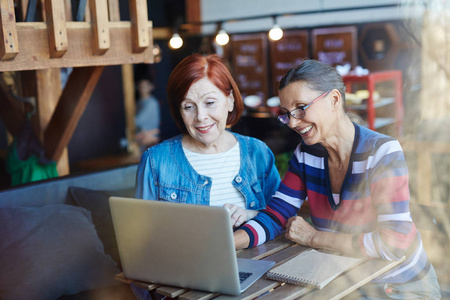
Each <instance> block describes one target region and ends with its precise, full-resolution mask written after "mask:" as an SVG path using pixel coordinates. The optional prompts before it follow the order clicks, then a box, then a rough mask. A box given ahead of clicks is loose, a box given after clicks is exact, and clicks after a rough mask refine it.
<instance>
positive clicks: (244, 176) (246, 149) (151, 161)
mask: <svg viewBox="0 0 450 300" xmlns="http://www.w3.org/2000/svg"><path fill="white" fill-rule="evenodd" d="M232 134H233V135H234V136H235V137H236V139H237V140H238V141H239V145H240V155H241V166H240V169H239V172H238V174H237V175H236V177H235V178H234V180H233V183H232V184H233V186H235V187H236V188H237V189H238V190H239V191H240V192H241V193H242V195H243V196H244V199H245V203H246V208H247V209H253V210H261V209H264V208H265V207H266V204H267V203H268V202H269V201H270V199H271V197H272V195H274V194H275V192H276V190H277V189H278V185H279V184H280V175H279V174H278V171H277V169H276V167H275V157H274V155H273V153H272V151H271V150H270V149H269V147H267V145H266V144H264V143H263V142H262V141H260V140H258V139H255V138H252V137H247V136H242V135H239V134H237V133H232ZM182 138H183V136H182V135H178V136H176V137H173V138H171V139H169V140H166V141H164V142H162V143H160V144H158V145H155V146H153V147H151V148H149V149H147V151H145V152H144V153H143V154H142V157H141V161H140V163H139V166H138V170H137V176H136V198H140V199H148V200H162V201H171V202H180V203H190V204H201V205H209V197H210V190H211V184H212V180H211V178H210V177H208V176H203V175H200V174H198V173H197V172H196V171H195V170H194V168H193V167H192V166H191V164H190V163H189V161H188V160H187V158H186V155H185V154H184V151H183V148H182V144H181V141H182Z"/></svg>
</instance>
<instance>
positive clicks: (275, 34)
mask: <svg viewBox="0 0 450 300" xmlns="http://www.w3.org/2000/svg"><path fill="white" fill-rule="evenodd" d="M282 37H283V30H282V29H281V28H280V26H279V25H278V23H277V19H276V17H273V26H272V29H270V31H269V38H270V39H271V40H272V41H278V40H280V39H281V38H282Z"/></svg>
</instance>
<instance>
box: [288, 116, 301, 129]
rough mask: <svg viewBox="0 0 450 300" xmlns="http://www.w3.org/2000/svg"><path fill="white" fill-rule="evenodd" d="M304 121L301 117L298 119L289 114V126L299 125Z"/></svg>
mask: <svg viewBox="0 0 450 300" xmlns="http://www.w3.org/2000/svg"><path fill="white" fill-rule="evenodd" d="M301 122H302V120H301V119H296V118H294V117H293V116H289V122H288V124H287V125H288V126H289V127H290V128H295V126H296V125H297V124H300V123H301Z"/></svg>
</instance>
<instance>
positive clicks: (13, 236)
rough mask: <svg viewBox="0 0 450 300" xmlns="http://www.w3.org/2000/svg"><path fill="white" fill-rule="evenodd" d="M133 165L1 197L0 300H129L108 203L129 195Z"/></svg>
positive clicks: (38, 184)
mask: <svg viewBox="0 0 450 300" xmlns="http://www.w3.org/2000/svg"><path fill="white" fill-rule="evenodd" d="M136 169H137V165H129V166H123V167H119V168H115V169H110V170H104V171H98V172H93V173H89V174H79V175H69V176H64V177H60V178H55V179H51V180H45V181H40V182H36V183H31V184H26V185H22V186H19V187H15V188H11V189H7V190H3V191H0V266H1V267H2V271H1V272H0V299H2V300H9V299H14V300H21V299H66V300H67V299H133V298H134V297H133V295H132V293H131V291H130V289H129V286H128V285H126V284H123V283H120V282H118V281H116V280H115V279H114V275H115V274H117V273H119V272H120V271H121V270H120V257H119V255H118V251H117V244H116V241H115V235H114V229H113V226H112V221H111V216H110V211H109V205H108V198H109V196H111V195H118V196H126V197H132V196H133V195H134V186H135V174H136Z"/></svg>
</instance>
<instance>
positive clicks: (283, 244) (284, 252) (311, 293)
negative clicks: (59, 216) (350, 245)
mask: <svg viewBox="0 0 450 300" xmlns="http://www.w3.org/2000/svg"><path fill="white" fill-rule="evenodd" d="M309 249H311V248H309V247H304V246H300V245H298V244H294V243H293V242H291V241H288V240H287V239H285V238H284V237H279V238H277V239H275V240H272V241H270V242H267V243H265V244H263V245H260V246H258V247H255V248H252V249H246V250H239V251H237V252H236V253H237V257H239V258H250V259H261V260H271V261H275V262H276V266H277V265H280V264H282V263H283V262H285V261H286V260H288V259H290V258H292V257H294V256H295V255H297V254H299V253H301V252H303V251H307V250H309ZM401 261H402V260H400V261H384V260H379V259H366V260H364V261H363V262H362V263H360V264H358V265H357V266H355V267H354V268H352V269H351V270H349V271H348V272H346V273H343V274H342V275H341V276H339V277H337V278H336V279H335V280H333V281H332V282H330V283H329V284H328V285H326V286H325V287H324V288H323V289H321V290H318V289H312V288H309V287H303V286H297V285H291V284H284V283H281V282H278V281H273V280H269V279H266V278H264V277H262V278H260V279H259V280H257V281H256V282H255V283H254V284H253V285H251V286H250V287H249V288H248V289H247V290H246V291H245V292H244V293H242V294H241V295H239V296H229V295H224V294H219V293H208V292H201V291H196V290H190V289H184V288H177V287H171V286H164V285H160V284H154V283H145V282H136V281H135V285H136V286H138V287H141V288H144V289H148V290H151V291H152V290H154V291H156V292H157V293H159V294H161V295H164V296H168V297H171V298H178V299H182V300H193V299H196V300H200V299H201V300H206V299H215V300H216V299H220V300H222V299H254V298H256V297H259V298H258V299H261V300H263V299H297V298H301V299H341V298H342V297H344V296H346V295H348V294H349V293H351V292H352V291H354V290H356V289H357V288H359V287H361V286H363V285H364V284H366V283H368V282H369V281H370V280H372V279H373V278H375V277H377V276H379V275H380V274H382V273H384V272H386V271H388V270H389V269H391V268H393V267H394V266H396V265H397V264H399V263H400V262H401ZM116 279H117V280H120V281H123V282H125V283H131V282H132V280H128V279H126V278H125V277H124V276H123V273H121V274H118V275H117V276H116Z"/></svg>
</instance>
